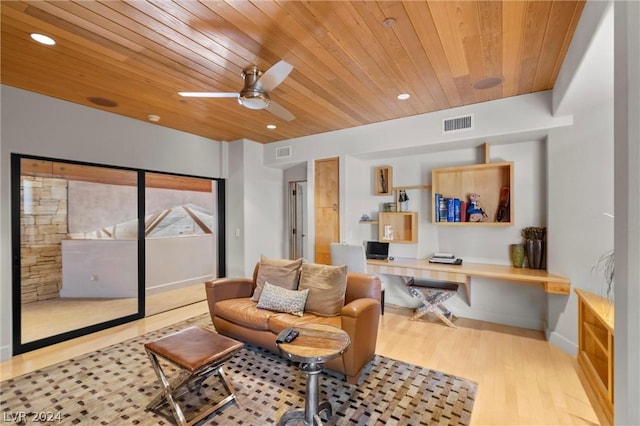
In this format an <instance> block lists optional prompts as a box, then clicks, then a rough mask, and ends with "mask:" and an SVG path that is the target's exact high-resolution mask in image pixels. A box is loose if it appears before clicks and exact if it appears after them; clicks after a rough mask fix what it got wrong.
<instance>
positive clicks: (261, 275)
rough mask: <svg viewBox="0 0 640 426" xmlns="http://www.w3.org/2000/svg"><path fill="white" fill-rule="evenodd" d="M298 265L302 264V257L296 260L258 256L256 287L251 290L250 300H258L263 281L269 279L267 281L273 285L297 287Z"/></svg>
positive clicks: (288, 287)
mask: <svg viewBox="0 0 640 426" xmlns="http://www.w3.org/2000/svg"><path fill="white" fill-rule="evenodd" d="M300 265H302V258H300V259H297V260H288V259H271V258H269V257H266V256H260V265H259V267H258V276H257V277H256V288H255V290H254V291H253V296H251V300H253V301H254V302H257V301H258V300H260V294H261V293H262V288H263V287H264V283H265V281H269V283H271V284H273V285H277V286H278V287H282V288H286V289H289V290H295V289H297V288H298V278H299V275H300Z"/></svg>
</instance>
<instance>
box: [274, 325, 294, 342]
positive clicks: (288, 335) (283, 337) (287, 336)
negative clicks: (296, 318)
mask: <svg viewBox="0 0 640 426" xmlns="http://www.w3.org/2000/svg"><path fill="white" fill-rule="evenodd" d="M298 334H300V333H298V332H297V331H295V330H294V329H293V328H291V327H287V328H285V329H284V330H282V331H281V332H280V333H279V334H278V338H277V339H276V343H291V342H292V341H293V339H295V338H296V337H298Z"/></svg>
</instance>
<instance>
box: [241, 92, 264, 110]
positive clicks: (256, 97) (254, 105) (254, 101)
mask: <svg viewBox="0 0 640 426" xmlns="http://www.w3.org/2000/svg"><path fill="white" fill-rule="evenodd" d="M238 103H239V104H240V105H242V106H243V107H246V108H249V109H265V108H266V107H268V106H269V104H270V103H271V99H269V97H268V96H267V94H266V93H257V92H254V93H248V94H241V95H240V96H239V97H238Z"/></svg>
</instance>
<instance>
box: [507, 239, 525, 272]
mask: <svg viewBox="0 0 640 426" xmlns="http://www.w3.org/2000/svg"><path fill="white" fill-rule="evenodd" d="M509 248H510V252H511V264H512V265H513V267H514V268H522V266H523V265H524V244H511V245H510V246H509Z"/></svg>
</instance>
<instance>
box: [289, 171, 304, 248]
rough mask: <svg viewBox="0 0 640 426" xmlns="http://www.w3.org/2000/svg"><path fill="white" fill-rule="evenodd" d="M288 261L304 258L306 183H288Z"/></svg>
mask: <svg viewBox="0 0 640 426" xmlns="http://www.w3.org/2000/svg"><path fill="white" fill-rule="evenodd" d="M288 234H289V259H299V258H301V257H302V258H304V256H305V244H306V241H307V240H306V236H307V181H296V182H289V232H288Z"/></svg>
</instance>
